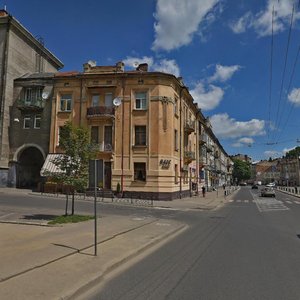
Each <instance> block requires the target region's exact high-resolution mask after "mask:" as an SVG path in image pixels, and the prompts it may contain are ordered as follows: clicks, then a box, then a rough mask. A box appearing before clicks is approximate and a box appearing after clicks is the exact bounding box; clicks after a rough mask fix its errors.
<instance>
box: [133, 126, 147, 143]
mask: <svg viewBox="0 0 300 300" xmlns="http://www.w3.org/2000/svg"><path fill="white" fill-rule="evenodd" d="M135 145H136V146H146V126H135Z"/></svg>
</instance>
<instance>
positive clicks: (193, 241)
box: [0, 187, 300, 300]
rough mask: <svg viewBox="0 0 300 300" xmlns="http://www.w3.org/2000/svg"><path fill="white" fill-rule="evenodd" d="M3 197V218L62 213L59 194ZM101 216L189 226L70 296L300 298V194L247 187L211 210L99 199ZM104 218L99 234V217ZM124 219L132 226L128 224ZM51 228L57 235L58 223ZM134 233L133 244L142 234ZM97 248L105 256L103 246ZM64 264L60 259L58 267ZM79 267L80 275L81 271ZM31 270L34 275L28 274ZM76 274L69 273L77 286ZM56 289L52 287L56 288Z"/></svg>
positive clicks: (82, 208)
mask: <svg viewBox="0 0 300 300" xmlns="http://www.w3.org/2000/svg"><path fill="white" fill-rule="evenodd" d="M3 195H4V194H0V212H1V214H0V218H2V219H5V218H7V216H8V217H10V216H11V215H14V214H22V215H23V216H37V217H38V216H40V215H42V216H46V217H47V216H52V215H58V214H63V213H64V208H65V201H64V199H62V198H60V199H59V198H55V197H52V198H51V197H43V196H32V195H24V194H19V195H17V194H13V195H9V194H5V197H3ZM182 201H185V200H184V199H183V200H182ZM75 204H76V209H75V211H76V213H82V214H91V213H92V211H93V203H92V201H76V202H75ZM169 206H170V207H171V206H172V203H170V205H169ZM98 213H99V215H101V216H104V217H105V219H103V220H107V221H108V220H111V221H110V222H111V224H113V222H114V221H113V220H116V219H115V217H116V216H118V215H119V216H123V217H124V216H125V218H127V219H128V220H130V222H131V223H130V224H133V223H134V222H141V221H142V220H143V221H142V222H147V220H150V219H151V220H152V219H153V220H160V221H156V224H155V226H156V227H157V228H160V229H163V227H164V226H170V220H172V221H174V222H180V223H184V224H187V225H188V226H189V227H188V228H187V229H186V230H185V231H183V232H182V233H180V234H179V235H177V236H176V237H174V238H173V239H171V240H170V241H169V240H166V242H163V243H158V244H157V245H154V246H152V247H151V248H149V249H145V250H144V251H141V252H139V253H137V254H136V255H135V256H133V257H131V258H130V259H129V260H128V261H124V263H122V264H120V265H119V266H118V267H116V268H114V269H113V270H111V271H110V272H108V273H105V275H104V276H103V277H101V278H99V280H95V281H93V285H89V286H88V288H85V289H83V290H82V291H81V292H80V293H79V294H78V293H77V294H76V295H75V296H74V297H73V299H110V300H114V299H122V300H123V299H128V300H129V299H130V300H131V299H212V300H215V299H216V300H217V299H222V300H223V299H228V300H229V299H230V300H232V299H233V300H234V299H236V300H237V299H243V300H244V299H249V300H250V299H251V300H252V299H270V300H271V299H272V300H274V299H275V300H276V299H278V300H279V299H291V300H293V299H295V300H296V299H299V295H300V285H299V278H300V256H299V248H300V239H299V236H300V198H296V197H293V196H291V195H288V194H284V193H281V192H276V197H275V198H268V197H264V198H263V197H260V192H259V190H252V189H251V188H250V187H242V188H241V189H240V190H239V191H238V192H236V194H235V195H234V196H233V197H232V198H231V199H229V200H228V201H227V202H226V203H225V205H224V206H223V207H221V208H218V209H212V210H209V211H205V210H199V209H195V208H194V209H191V210H188V211H187V210H177V209H175V210H174V209H171V208H169V209H168V208H167V209H164V208H160V209H159V208H149V207H142V208H141V207H132V206H122V205H105V204H102V203H98ZM0 220H1V219H0ZM163 220H168V221H166V222H164V221H163ZM102 222H103V221H102ZM99 223H100V232H101V219H100V222H99ZM126 224H127V225H128V226H129V225H130V224H129V223H128V221H127V223H126ZM158 225H159V226H158ZM130 226H132V225H130ZM78 228H79V227H78ZM128 228H129V227H128ZM41 230H42V229H41ZM47 230H52V229H47ZM53 230H56V231H57V232H58V233H59V232H60V229H59V228H56V229H55V228H54V229H53ZM70 230H71V228H70ZM102 231H103V229H102ZM134 232H135V231H133V232H132V237H131V238H133V239H132V241H134V240H135V239H136V238H137V236H136V237H135V236H134V234H135V233H134ZM141 236H142V235H140V237H141ZM149 236H150V237H151V232H149ZM58 237H59V236H58ZM58 237H57V238H58ZM75 238H76V237H75ZM36 242H37V241H36ZM116 242H117V240H116ZM64 244H65V245H66V241H65V243H64ZM68 245H72V243H69V244H68ZM51 247H54V246H53V245H51ZM99 247H100V248H99V252H100V255H99V258H101V255H103V246H102V245H101V244H100V246H99ZM116 247H118V244H116ZM56 248H57V246H56ZM56 248H55V249H56ZM49 249H51V248H49ZM105 249H106V248H105ZM119 249H120V250H119V252H120V251H122V249H125V248H123V246H122V248H120V246H119ZM61 250H63V251H67V250H68V249H67V248H63V249H61ZM61 250H60V251H61ZM107 250H109V248H107ZM36 253H37V254H38V253H39V252H36ZM108 253H109V252H108ZM6 255H8V254H6ZM79 255H80V254H79ZM11 259H13V258H11ZM74 259H75V257H74V258H72V260H71V257H70V259H69V260H70V262H71V261H75V260H74ZM78 259H81V260H82V259H83V262H85V261H86V263H92V260H91V258H89V257H88V256H82V255H81V256H80V257H79V258H77V263H78ZM63 263H65V262H64V261H61V266H62V265H63ZM59 266H60V262H59V261H58V262H57V267H56V268H58V269H59ZM67 266H68V265H66V267H67ZM16 267H17V265H16V264H15V268H16ZM50 267H51V264H50V265H49V268H50ZM54 267H55V266H53V268H54ZM99 267H100V265H99ZM93 269H94V268H93ZM50 270H52V269H49V271H50ZM8 271H9V270H8ZM78 271H79V273H78V275H77V276H80V275H79V274H80V271H81V273H82V272H83V271H84V269H81V270H78ZM36 272H38V270H37V271H36ZM41 272H42V270H41ZM52 272H53V271H52ZM26 274H28V276H29V275H30V272H27V273H26ZM37 274H39V273H37ZM49 274H51V273H49ZM49 274H48V278H49V280H50V277H51V276H52V275H49ZM33 275H34V273H33ZM45 275H46V273H45ZM74 275H75V272H74ZM36 276H41V275H36ZM49 276H50V277H49ZM18 278H19V276H17V277H16V280H18ZM30 278H31V277H28V280H30ZM79 279H80V278H79V277H75V278H72V280H73V282H75V283H76V282H77V281H78V280H79ZM6 282H8V283H9V281H6ZM62 284H64V282H62ZM57 288H58V289H59V287H58V286H56V288H54V292H55V291H56V293H57V292H58V293H59V291H58V290H57ZM23 292H24V290H23ZM49 296H50V294H49V295H48V298H49ZM50 298H51V297H50ZM20 299H21V298H20ZM30 299H37V298H30Z"/></svg>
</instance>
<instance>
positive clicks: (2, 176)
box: [0, 169, 8, 187]
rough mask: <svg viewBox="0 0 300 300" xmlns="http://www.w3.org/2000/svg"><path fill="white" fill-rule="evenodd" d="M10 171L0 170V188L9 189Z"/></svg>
mask: <svg viewBox="0 0 300 300" xmlns="http://www.w3.org/2000/svg"><path fill="white" fill-rule="evenodd" d="M7 179H8V169H0V187H7Z"/></svg>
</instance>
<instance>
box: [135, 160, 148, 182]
mask: <svg viewBox="0 0 300 300" xmlns="http://www.w3.org/2000/svg"><path fill="white" fill-rule="evenodd" d="M134 180H138V181H146V163H134Z"/></svg>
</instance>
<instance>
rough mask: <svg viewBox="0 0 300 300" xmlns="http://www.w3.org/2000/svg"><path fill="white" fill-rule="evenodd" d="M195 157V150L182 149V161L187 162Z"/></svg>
mask: <svg viewBox="0 0 300 300" xmlns="http://www.w3.org/2000/svg"><path fill="white" fill-rule="evenodd" d="M195 159H196V156H195V152H193V151H184V161H185V162H187V163H190V162H192V161H193V160H195Z"/></svg>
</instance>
